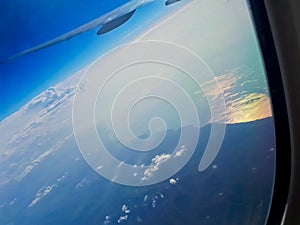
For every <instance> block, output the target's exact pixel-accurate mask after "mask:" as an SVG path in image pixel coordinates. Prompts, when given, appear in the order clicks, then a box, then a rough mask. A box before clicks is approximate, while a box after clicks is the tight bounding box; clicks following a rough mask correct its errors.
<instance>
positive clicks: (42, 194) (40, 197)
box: [28, 184, 57, 208]
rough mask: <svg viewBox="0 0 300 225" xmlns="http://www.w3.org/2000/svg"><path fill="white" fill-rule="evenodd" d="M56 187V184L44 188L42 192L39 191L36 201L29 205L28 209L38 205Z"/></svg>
mask: <svg viewBox="0 0 300 225" xmlns="http://www.w3.org/2000/svg"><path fill="white" fill-rule="evenodd" d="M56 187H57V185H56V184H53V185H49V186H46V187H45V186H44V187H42V188H41V189H40V190H38V192H37V193H36V195H35V199H33V200H32V201H31V203H30V204H29V205H28V208H30V207H32V206H34V205H36V204H37V203H38V202H39V201H40V200H41V199H42V198H44V197H45V196H47V195H48V194H49V193H50V192H51V191H52V190H53V189H54V188H56Z"/></svg>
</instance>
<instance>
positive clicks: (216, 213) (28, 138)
mask: <svg viewBox="0 0 300 225" xmlns="http://www.w3.org/2000/svg"><path fill="white" fill-rule="evenodd" d="M0 10H1V15H2V20H1V21H0V34H1V35H0V43H1V44H0V49H1V51H0V61H1V64H0V121H1V122H0V133H1V136H0V221H1V224H5V225H27V224H30V225H35V224H37V225H41V224H42V225H47V224H59V225H63V224H66V225H71V224H74V225H75V224H76V225H81V224H82V225H86V224H89V225H94V224H95V225H96V224H97V225H98V224H149V225H150V224H151V225H153V224H161V225H165V224H174V225H175V224H190V225H194V224H216V225H222V224H224V225H227V224H232V225H233V224H238V225H241V224H245V225H248V224H265V223H266V219H267V217H268V212H269V207H270V204H271V200H272V191H273V183H274V176H275V153H276V146H275V134H274V125H273V117H272V108H271V99H270V93H269V89H268V85H267V80H266V74H265V69H264V63H263V59H262V54H261V51H260V48H259V44H258V40H257V36H256V33H255V27H254V25H253V21H252V19H251V12H250V9H249V6H248V4H247V1H245V0H131V1H125V0H119V1H107V0H97V1H96V0H87V1H84V2H83V1H78V0H60V1H53V0H52V1H26V2H24V1H17V0H13V1H8V0H2V1H1V2H0Z"/></svg>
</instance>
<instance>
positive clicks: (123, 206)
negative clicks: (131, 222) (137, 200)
mask: <svg viewBox="0 0 300 225" xmlns="http://www.w3.org/2000/svg"><path fill="white" fill-rule="evenodd" d="M122 212H123V213H126V214H128V213H130V210H129V209H128V206H127V205H125V204H124V205H122Z"/></svg>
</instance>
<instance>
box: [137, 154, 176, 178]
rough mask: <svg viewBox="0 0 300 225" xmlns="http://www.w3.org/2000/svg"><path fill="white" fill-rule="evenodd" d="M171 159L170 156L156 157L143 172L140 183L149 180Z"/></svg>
mask: <svg viewBox="0 0 300 225" xmlns="http://www.w3.org/2000/svg"><path fill="white" fill-rule="evenodd" d="M170 158H171V154H166V153H164V154H161V155H156V156H155V157H154V158H153V159H152V160H151V164H150V166H149V167H148V168H147V169H146V170H145V171H144V176H143V177H142V181H146V180H149V179H150V178H151V177H153V174H154V173H155V172H156V171H158V170H159V168H160V166H161V165H162V164H163V163H165V162H166V161H167V160H169V159H170Z"/></svg>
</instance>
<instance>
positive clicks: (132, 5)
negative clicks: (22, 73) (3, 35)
mask: <svg viewBox="0 0 300 225" xmlns="http://www.w3.org/2000/svg"><path fill="white" fill-rule="evenodd" d="M153 1H154V0H131V1H129V2H128V3H125V4H123V5H122V6H120V7H118V8H116V9H115V10H113V11H111V12H109V13H107V14H104V15H102V16H100V17H98V18H96V19H94V20H92V21H90V22H88V23H86V24H84V25H82V26H80V27H78V28H76V29H74V30H71V31H69V32H67V33H65V34H63V35H60V36H58V37H56V38H54V39H51V40H49V41H47V42H44V43H42V44H39V45H37V46H35V47H32V48H29V49H26V50H24V51H22V52H19V53H17V54H15V55H13V56H10V57H9V58H7V59H6V60H5V61H9V60H12V59H15V58H17V57H20V56H22V55H26V54H29V53H32V52H35V51H38V50H41V49H43V48H47V47H50V46H52V45H55V44H58V43H60V42H62V41H66V40H69V39H71V38H73V37H75V36H77V35H79V34H82V33H84V32H86V31H89V30H92V29H95V28H97V27H99V26H103V25H104V26H103V27H102V29H100V30H99V31H98V35H99V34H103V33H106V32H108V31H110V30H112V29H114V28H116V27H117V26H119V25H121V24H123V23H125V22H126V21H127V20H129V19H130V17H131V16H132V15H133V13H134V12H135V10H136V9H137V8H139V7H141V6H144V5H146V4H149V3H151V2H153ZM2 63H3V62H2Z"/></svg>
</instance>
